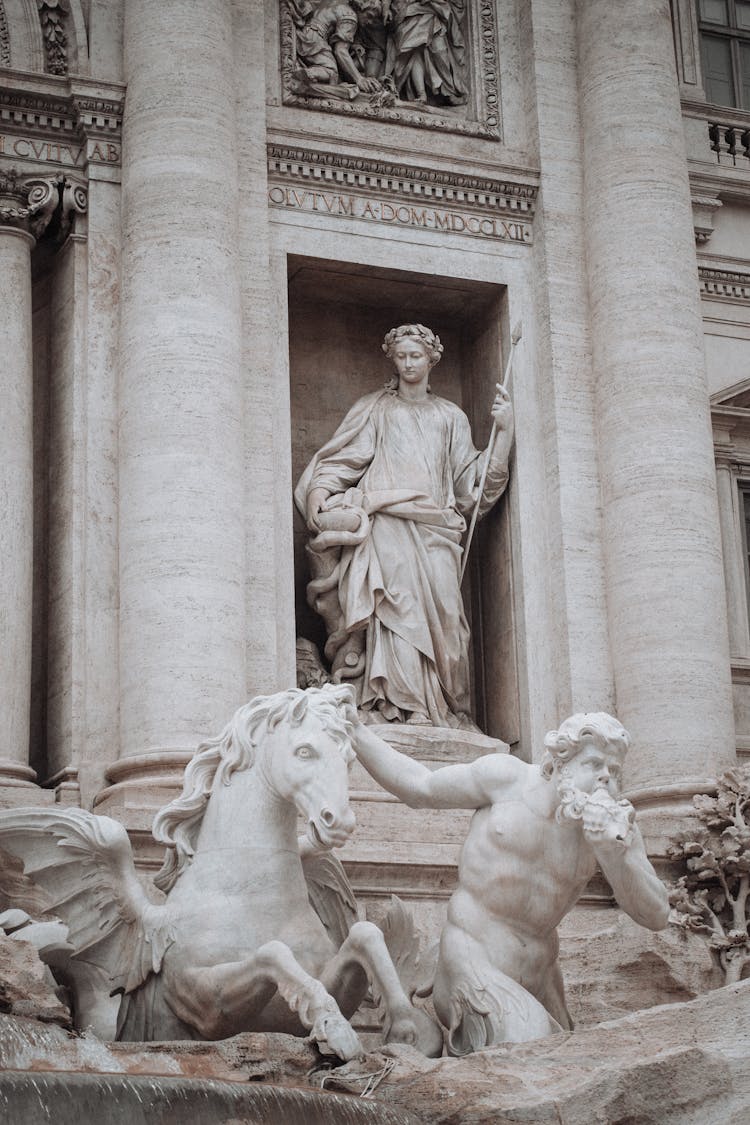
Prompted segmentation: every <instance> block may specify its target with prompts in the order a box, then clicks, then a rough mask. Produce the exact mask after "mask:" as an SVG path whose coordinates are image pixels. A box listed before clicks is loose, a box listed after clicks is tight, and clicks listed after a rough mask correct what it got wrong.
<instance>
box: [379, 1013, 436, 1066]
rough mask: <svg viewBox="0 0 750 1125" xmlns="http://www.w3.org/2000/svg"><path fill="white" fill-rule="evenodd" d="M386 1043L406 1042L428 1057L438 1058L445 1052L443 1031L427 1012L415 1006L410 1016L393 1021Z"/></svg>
mask: <svg viewBox="0 0 750 1125" xmlns="http://www.w3.org/2000/svg"><path fill="white" fill-rule="evenodd" d="M386 1043H405V1044H407V1046H409V1047H416V1049H417V1050H418V1051H421V1052H422V1054H423V1055H426V1056H427V1058H428V1059H437V1058H440V1056H441V1055H442V1053H443V1032H442V1030H441V1028H440V1026H439V1025H438V1024H437V1023H435V1021H434V1020H433V1019H431V1018H430V1017H429V1016H428V1015H427V1012H424V1011H422V1009H421V1008H414V1009H413V1010H412V1011H411V1012H410V1013H409V1015H408V1016H402V1017H401V1018H400V1019H396V1020H394V1021H393V1023H392V1025H391V1028H390V1030H389V1032H388V1035H387V1037H386Z"/></svg>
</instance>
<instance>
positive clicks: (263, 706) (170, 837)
mask: <svg viewBox="0 0 750 1125" xmlns="http://www.w3.org/2000/svg"><path fill="white" fill-rule="evenodd" d="M345 705H349V706H350V707H352V708H353V707H354V705H355V704H354V693H353V691H352V689H351V687H350V686H349V685H347V684H325V685H324V686H323V687H321V688H307V689H306V690H302V689H300V688H290V689H289V690H288V691H280V692H277V693H276V694H275V695H260V696H258V697H257V698H256V699H251V700H250V702H249V703H245V704H244V706H242V707H240V708H239V709H238V710H237V711H236V712H235V713H234V715H233V716H232V718H231V719H230V721H229V722H228V723H227V725H226V726H225V727H224V729H223V731H222V732H221V734H219V735H218V736H217V737H216V738H210V739H208V740H207V741H206V742H202V743H201V744H200V746H199V747H198V749H197V750H196V752H195V754H194V755H193V757H192V758H191V759H190V761H189V762H188V764H187V766H186V767H185V775H184V778H183V784H182V793H181V794H180V796H179V797H176V798H175V799H174V800H173V801H170V802H169V804H168V805H165V806H164V808H162V809H160V810H159V812H158V813H157V814H156V816H155V817H154V822H153V826H152V832H153V835H154V839H155V840H157V841H158V842H159V843H160V844H166V846H167V854H166V856H165V858H164V863H163V864H162V867H161V870H160V871H159V872H158V873H157V874H156V875H155V876H154V884H155V886H157V887H158V888H159V889H160V890H162V891H164V892H165V894H168V893H169V891H170V890H171V889H172V887H173V886H174V885H175V883H176V882H177V879H178V878H179V877H180V875H181V874H182V872H183V871H184V870H185V868H186V867H187V866H189V864H190V863H191V861H192V859H193V856H194V854H195V843H196V840H197V837H198V831H199V829H200V826H201V822H202V821H203V814H204V812H205V811H206V806H207V804H208V801H209V798H210V796H211V793H212V792H213V790H214V787H215V786H216V785H218V784H223V785H229V783H230V781H231V780H232V775H233V774H234V773H235V772H238V771H241V770H246V769H250V767H251V766H252V765H253V764H254V761H255V749H256V747H257V746H258V744H259V741H260V740H261V738H262V737H263V734H264V733H266V732H268V733H270V732H271V731H273V730H274V729H275V728H276V727H277V726H278V724H279V723H280V722H283V721H284V720H288V721H289V723H290V724H291V725H292V726H299V725H300V723H302V721H303V720H304V718H305V715H306V714H307V712H308V710H310V712H311V713H312V714H314V715H315V716H316V717H317V718H319V719H321V720H323V721H324V722H325V724H326V728H327V730H328V731H329V733H331V734H333V735H338V736H339V738H340V740H341V746H342V750H343V749H344V747H345V746H346V744H347V743H348V741H349V737H350V722H349V720H348V719H347V718H346V717H345V711H344V708H345Z"/></svg>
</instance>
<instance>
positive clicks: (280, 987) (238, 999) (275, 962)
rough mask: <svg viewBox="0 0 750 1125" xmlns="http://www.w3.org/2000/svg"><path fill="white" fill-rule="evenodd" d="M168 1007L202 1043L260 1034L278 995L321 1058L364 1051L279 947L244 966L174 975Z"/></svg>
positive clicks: (267, 948)
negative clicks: (266, 1010) (267, 1009)
mask: <svg viewBox="0 0 750 1125" xmlns="http://www.w3.org/2000/svg"><path fill="white" fill-rule="evenodd" d="M166 983H167V984H168V999H169V1005H170V1007H171V1008H172V1009H173V1010H174V1012H175V1014H176V1015H177V1016H179V1018H180V1019H181V1020H183V1022H185V1023H187V1024H189V1025H190V1026H191V1027H194V1028H195V1030H196V1031H197V1032H198V1033H199V1035H201V1036H202V1037H203V1038H204V1039H222V1038H225V1037H227V1036H229V1035H236V1034H237V1033H238V1032H240V1031H248V1030H251V1029H252V1030H259V1031H262V1030H263V1020H262V1011H263V1009H264V1008H265V1007H266V1005H267V1004H268V1003H269V1001H270V1000H271V998H272V996H273V995H274V993H275V992H278V993H279V994H280V995H281V996H282V997H283V999H284V1000H285V1002H286V1003H287V1005H288V1006H289V1008H290V1009H291V1011H293V1012H295V1013H296V1014H297V1017H298V1019H299V1021H300V1023H301V1024H302V1026H303V1027H304V1028H305V1029H306V1030H308V1031H309V1033H310V1037H311V1038H312V1039H314V1040H315V1042H316V1043H317V1044H318V1047H319V1048H320V1050H321V1051H322V1052H323V1054H328V1055H338V1057H339V1058H341V1059H352V1058H356V1057H357V1056H358V1055H361V1054H362V1045H361V1043H360V1041H359V1038H358V1036H357V1034H356V1032H355V1031H354V1030H353V1028H352V1026H351V1024H350V1023H349V1021H348V1020H346V1019H344V1017H343V1015H342V1014H341V1011H340V1009H339V1006H338V1004H337V1003H336V1001H335V1000H334V998H333V997H332V996H331V995H330V994H329V992H328V991H327V990H326V988H325V987H324V985H323V984H321V982H320V981H319V980H316V979H315V978H314V977H311V976H310V974H309V973H307V972H305V970H304V969H303V968H302V966H301V965H300V964H299V962H298V961H297V960H296V958H295V957H294V954H293V953H292V951H291V950H290V949H289V947H288V946H287V945H284V943H283V942H281V941H269V942H266V944H265V945H262V946H260V948H259V949H258V950H257V952H256V953H255V954H254V955H253V956H252V957H249V958H247V960H244V961H229V962H225V963H224V964H221V965H213V966H196V967H191V968H187V969H182V970H180V969H177V970H175V969H173V970H172V972H171V973H169V977H168V981H167V982H166Z"/></svg>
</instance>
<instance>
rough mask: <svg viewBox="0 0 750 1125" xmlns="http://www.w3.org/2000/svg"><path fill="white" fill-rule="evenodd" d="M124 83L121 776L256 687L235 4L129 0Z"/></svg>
mask: <svg viewBox="0 0 750 1125" xmlns="http://www.w3.org/2000/svg"><path fill="white" fill-rule="evenodd" d="M125 80H126V83H127V97H126V101H125V113H124V119H123V168H122V191H123V252H122V279H123V284H122V304H121V355H122V360H121V373H120V477H119V480H120V533H119V534H120V707H121V746H120V755H121V759H123V760H122V761H121V762H120V764H119V766H115V767H114V768H113V769H111V770H110V771H109V775H108V776H109V779H110V781H112V782H114V783H115V788H117V787H118V786H121V785H123V784H125V785H130V786H131V787H132V786H133V785H140V784H141V783H143V784H151V781H153V779H154V778H161V779H162V780H163V776H162V775H164V774H165V773H166V775H169V774H170V769H177V768H181V765H182V763H183V762H184V759H185V755H186V754H188V753H190V752H191V751H193V750H194V749H195V746H196V744H197V743H198V742H199V741H200V740H201V739H202V738H204V737H205V736H206V735H208V734H211V733H215V732H216V731H217V730H218V729H220V727H221V726H222V725H223V724H224V723H225V722H226V721H227V719H228V718H229V717H230V716H231V714H232V712H233V711H234V710H235V708H236V707H237V706H238V705H239V704H240V703H241V702H242V701H243V699H244V689H245V641H246V630H245V612H244V606H245V602H244V586H243V582H244V558H245V548H244V513H243V486H244V477H243V424H244V419H243V379H242V371H241V363H240V312H239V287H238V277H237V249H236V247H237V164H236V138H235V124H234V122H235V109H234V89H233V85H232V26H231V5H230V3H228V2H227V0H162V2H160V3H158V4H154V3H152V2H151V0H132V2H129V3H128V5H127V6H126V15H125ZM149 779H151V780H149ZM120 792H122V790H121V789H120ZM105 795H106V796H107V797H108V798H111V799H112V800H114V795H113V793H112V790H109V791H107V790H105V791H104V794H100V803H101V801H102V799H103V798H104V797H105ZM115 804H116V802H115Z"/></svg>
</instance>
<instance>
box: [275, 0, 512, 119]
mask: <svg viewBox="0 0 750 1125" xmlns="http://www.w3.org/2000/svg"><path fill="white" fill-rule="evenodd" d="M281 70H282V82H283V96H284V102H285V104H287V105H298V106H304V107H306V108H309V109H317V110H325V111H329V112H335V113H344V114H355V115H358V116H362V117H370V118H377V119H379V120H382V121H387V122H394V123H402V124H408V125H416V126H420V127H424V128H433V129H442V130H447V131H449V132H458V133H469V134H471V135H474V136H481V137H487V138H490V139H498V138H499V135H500V132H499V124H500V122H499V94H498V75H497V46H496V30H495V11H494V5H493V4H492V3H491V2H487V3H480V4H478V5H476V6H474V5H468V4H467V3H466V0H319V2H313V0H281Z"/></svg>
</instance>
